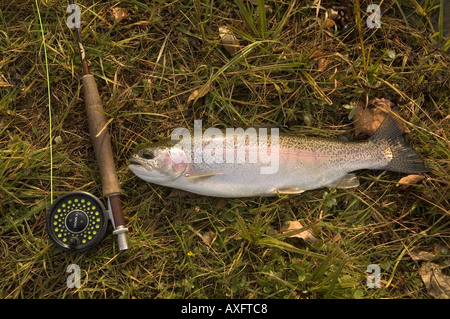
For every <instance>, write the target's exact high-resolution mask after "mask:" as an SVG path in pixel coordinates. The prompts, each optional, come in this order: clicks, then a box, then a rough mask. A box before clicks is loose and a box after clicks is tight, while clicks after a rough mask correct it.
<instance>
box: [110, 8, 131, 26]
mask: <svg viewBox="0 0 450 319" xmlns="http://www.w3.org/2000/svg"><path fill="white" fill-rule="evenodd" d="M129 16H130V14H129V13H128V10H127V9H124V8H120V7H114V8H111V18H112V20H113V21H116V22H120V21H122V20H124V19H127V18H128V17H129Z"/></svg>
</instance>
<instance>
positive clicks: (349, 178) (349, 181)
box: [326, 174, 359, 189]
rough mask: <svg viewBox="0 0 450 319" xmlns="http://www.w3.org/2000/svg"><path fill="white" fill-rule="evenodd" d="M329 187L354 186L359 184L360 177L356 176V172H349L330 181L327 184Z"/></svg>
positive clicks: (344, 187)
mask: <svg viewBox="0 0 450 319" xmlns="http://www.w3.org/2000/svg"><path fill="white" fill-rule="evenodd" d="M326 186H327V187H333V188H343V189H346V188H354V187H358V186H359V180H358V177H356V175H355V174H347V175H345V176H344V177H342V178H340V179H338V180H336V181H334V182H331V183H329V184H328V185H326Z"/></svg>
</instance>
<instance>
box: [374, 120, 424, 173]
mask: <svg viewBox="0 0 450 319" xmlns="http://www.w3.org/2000/svg"><path fill="white" fill-rule="evenodd" d="M369 140H371V141H377V140H386V141H387V142H388V145H389V148H390V152H391V153H392V159H391V161H390V162H389V164H388V165H387V166H386V167H385V168H384V169H385V170H387V171H392V172H399V173H407V174H413V173H427V172H429V171H428V169H427V168H426V167H425V164H424V162H423V161H422V159H420V157H419V156H418V155H417V153H416V151H415V150H414V149H413V148H412V147H411V145H409V143H408V142H407V141H406V139H405V137H404V136H403V129H402V122H401V121H400V120H399V119H397V118H396V116H395V115H393V114H391V113H389V114H388V115H387V116H386V119H385V120H384V121H383V123H381V125H380V127H379V128H378V130H377V131H376V132H375V133H374V135H372V136H371V137H370V138H369Z"/></svg>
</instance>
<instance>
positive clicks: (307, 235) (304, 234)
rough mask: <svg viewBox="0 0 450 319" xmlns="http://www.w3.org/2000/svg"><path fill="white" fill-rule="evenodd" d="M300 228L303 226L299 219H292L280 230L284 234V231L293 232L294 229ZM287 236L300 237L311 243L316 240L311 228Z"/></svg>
mask: <svg viewBox="0 0 450 319" xmlns="http://www.w3.org/2000/svg"><path fill="white" fill-rule="evenodd" d="M302 228H303V225H302V224H301V223H300V222H299V221H297V220H293V221H290V222H289V223H288V224H286V225H285V226H283V228H282V229H281V231H282V233H283V234H285V233H289V232H293V231H295V230H299V229H302ZM289 237H297V238H301V239H303V240H304V241H306V242H308V243H311V244H313V243H315V242H316V241H317V238H316V237H315V236H314V234H313V233H312V231H311V229H307V230H304V231H301V232H299V233H294V234H293V235H290V236H289Z"/></svg>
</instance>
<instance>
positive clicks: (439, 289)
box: [419, 263, 450, 299]
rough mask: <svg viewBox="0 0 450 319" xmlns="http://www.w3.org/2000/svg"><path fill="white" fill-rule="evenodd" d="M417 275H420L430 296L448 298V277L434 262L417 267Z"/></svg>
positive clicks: (449, 288)
mask: <svg viewBox="0 0 450 319" xmlns="http://www.w3.org/2000/svg"><path fill="white" fill-rule="evenodd" d="M419 275H420V277H422V281H423V283H424V284H425V287H426V288H427V292H428V294H430V296H432V297H434V298H443V299H450V277H449V276H446V275H443V274H442V271H441V267H439V265H437V264H434V263H426V264H423V265H422V267H420V269H419Z"/></svg>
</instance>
